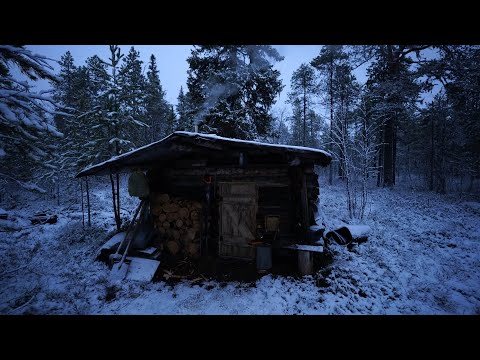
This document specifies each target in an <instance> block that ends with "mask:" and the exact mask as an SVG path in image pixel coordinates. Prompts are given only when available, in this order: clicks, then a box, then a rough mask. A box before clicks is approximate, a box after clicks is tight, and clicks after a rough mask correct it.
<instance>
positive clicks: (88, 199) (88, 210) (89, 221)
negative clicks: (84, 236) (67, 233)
mask: <svg viewBox="0 0 480 360" xmlns="http://www.w3.org/2000/svg"><path fill="white" fill-rule="evenodd" d="M85 185H86V188H87V214H88V226H92V222H91V220H90V219H91V216H90V190H89V188H88V176H87V177H85Z"/></svg>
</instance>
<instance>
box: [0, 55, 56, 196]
mask: <svg viewBox="0 0 480 360" xmlns="http://www.w3.org/2000/svg"><path fill="white" fill-rule="evenodd" d="M13 67H15V68H17V69H18V70H20V72H21V73H22V74H23V75H24V76H25V77H26V78H27V79H28V80H30V81H36V80H39V79H47V80H50V81H54V82H58V81H59V80H60V79H59V78H58V77H57V76H55V75H54V74H53V73H51V70H52V69H53V68H52V66H51V65H50V64H49V63H48V59H47V58H45V57H43V56H41V55H37V54H33V53H32V52H31V51H29V50H27V49H25V48H24V46H15V45H0V159H1V161H0V178H2V179H3V180H4V181H8V182H15V183H17V184H19V185H21V186H23V187H25V188H27V189H37V190H41V191H42V189H40V188H39V187H38V186H36V185H35V184H33V183H31V182H30V181H31V180H32V179H33V177H34V175H35V174H36V173H37V174H38V170H39V169H45V167H47V168H51V167H54V166H55V165H53V164H52V156H53V150H55V149H54V147H55V145H54V143H47V142H46V141H45V139H46V138H47V137H48V136H51V137H52V139H53V141H58V139H59V138H61V137H62V134H61V133H60V132H59V131H58V130H57V129H56V127H55V125H54V122H53V116H54V115H56V114H57V111H56V109H57V104H56V102H55V101H54V100H53V99H52V98H51V97H50V96H49V94H48V93H47V92H38V93H36V92H33V91H32V87H31V85H30V84H29V83H28V80H18V79H15V78H14V77H12V76H11V74H10V68H13Z"/></svg>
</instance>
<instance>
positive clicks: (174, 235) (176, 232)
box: [172, 230, 180, 240]
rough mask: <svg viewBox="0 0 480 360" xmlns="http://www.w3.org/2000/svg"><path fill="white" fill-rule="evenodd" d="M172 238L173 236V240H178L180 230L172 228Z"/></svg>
mask: <svg viewBox="0 0 480 360" xmlns="http://www.w3.org/2000/svg"><path fill="white" fill-rule="evenodd" d="M172 238H174V239H175V240H179V239H180V231H178V230H172Z"/></svg>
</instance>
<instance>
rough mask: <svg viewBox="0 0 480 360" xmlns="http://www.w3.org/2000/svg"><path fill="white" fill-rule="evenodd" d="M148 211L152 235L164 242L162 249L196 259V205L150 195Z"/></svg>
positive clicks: (199, 210)
mask: <svg viewBox="0 0 480 360" xmlns="http://www.w3.org/2000/svg"><path fill="white" fill-rule="evenodd" d="M150 206H151V208H150V211H151V213H152V216H153V223H154V227H155V229H156V231H157V232H158V233H159V234H160V235H161V237H162V238H163V239H164V244H165V248H166V249H167V250H168V251H169V252H170V253H171V254H172V255H177V254H179V253H182V254H184V255H185V256H189V257H192V258H198V257H199V256H200V230H201V223H200V213H201V209H202V205H201V204H200V203H199V202H197V201H191V200H186V199H182V198H175V197H170V196H169V195H168V194H158V193H156V194H152V196H151V205H150Z"/></svg>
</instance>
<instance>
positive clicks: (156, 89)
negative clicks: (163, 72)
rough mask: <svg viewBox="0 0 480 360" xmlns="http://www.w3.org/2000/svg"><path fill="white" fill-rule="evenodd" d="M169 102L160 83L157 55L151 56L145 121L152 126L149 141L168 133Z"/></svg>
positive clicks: (146, 87) (158, 138) (146, 90)
mask: <svg viewBox="0 0 480 360" xmlns="http://www.w3.org/2000/svg"><path fill="white" fill-rule="evenodd" d="M167 115H168V104H167V102H166V100H165V91H163V88H162V84H161V83H160V77H159V71H158V69H157V62H156V58H155V56H154V55H153V54H152V55H151V56H150V62H149V63H148V71H147V80H146V86H145V122H146V123H147V124H148V125H149V126H150V128H149V131H148V139H147V140H148V142H153V141H157V140H160V139H162V138H163V137H164V136H166V135H168V134H166V121H167V120H166V119H167Z"/></svg>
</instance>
